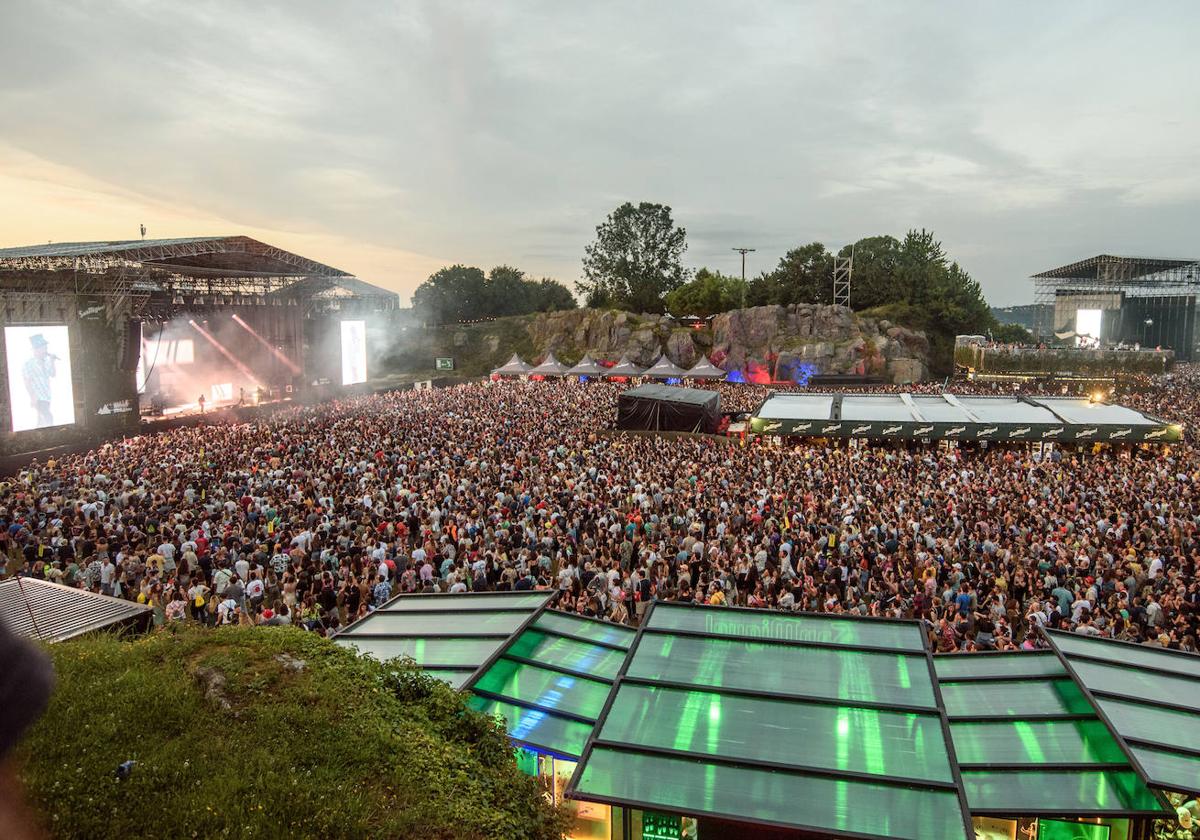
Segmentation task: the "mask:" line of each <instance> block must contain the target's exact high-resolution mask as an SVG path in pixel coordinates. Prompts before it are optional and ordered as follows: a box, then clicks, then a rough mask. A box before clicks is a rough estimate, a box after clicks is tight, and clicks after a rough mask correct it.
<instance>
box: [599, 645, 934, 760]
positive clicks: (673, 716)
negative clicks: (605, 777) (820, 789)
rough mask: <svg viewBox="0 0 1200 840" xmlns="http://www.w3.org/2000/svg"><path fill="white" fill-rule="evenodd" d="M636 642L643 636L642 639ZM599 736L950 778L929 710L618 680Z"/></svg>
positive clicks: (713, 752) (748, 757)
mask: <svg viewBox="0 0 1200 840" xmlns="http://www.w3.org/2000/svg"><path fill="white" fill-rule="evenodd" d="M643 641H644V640H643ZM599 737H601V738H603V739H605V740H608V741H619V742H622V743H626V744H630V745H631V746H633V747H635V748H636V747H639V746H646V747H660V748H663V749H673V750H681V751H687V752H697V753H706V754H709V755H713V756H722V757H725V758H737V759H743V760H745V761H768V762H775V763H778V764H790V765H793V766H795V765H805V766H808V767H819V768H823V769H829V770H849V771H855V772H859V773H870V774H873V775H878V776H904V777H907V778H917V779H928V780H933V781H942V782H952V781H953V780H954V777H953V775H952V773H951V771H950V759H949V756H948V755H947V750H946V742H945V740H944V739H943V737H942V730H941V719H940V717H938V716H937V715H933V714H928V715H922V714H909V713H904V712H882V711H876V710H873V709H856V708H847V707H843V706H822V705H818V704H810V703H798V702H795V701H788V700H775V699H771V698H765V697H763V698H758V697H739V696H731V695H722V694H717V693H714V692H707V691H683V690H680V689H671V688H657V687H649V686H643V685H631V684H629V683H626V684H624V685H622V686H621V688H620V690H619V691H618V693H617V696H616V699H615V700H614V701H613V705H612V708H611V709H610V711H609V713H608V717H607V718H606V719H605V722H604V728H603V729H602V730H601V732H600V736H599Z"/></svg>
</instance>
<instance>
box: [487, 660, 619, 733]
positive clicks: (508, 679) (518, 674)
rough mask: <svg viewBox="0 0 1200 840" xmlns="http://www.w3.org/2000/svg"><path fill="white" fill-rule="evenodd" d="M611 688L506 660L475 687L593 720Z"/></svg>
mask: <svg viewBox="0 0 1200 840" xmlns="http://www.w3.org/2000/svg"><path fill="white" fill-rule="evenodd" d="M611 687H612V686H611V685H610V684H609V683H606V682H600V681H598V680H589V679H584V678H583V677H572V676H571V675H569V674H562V673H559V672H558V671H549V670H547V669H545V668H537V667H535V666H533V665H522V664H521V663H520V662H513V661H512V660H511V659H505V658H503V657H501V658H500V659H498V660H497V661H496V663H495V664H494V665H492V667H491V668H488V670H487V672H486V673H484V674H483V676H481V677H480V678H479V680H478V682H476V683H475V688H477V689H479V690H480V691H487V692H491V693H492V694H498V695H500V696H502V697H507V698H509V699H511V700H520V701H522V702H525V703H530V704H532V705H534V706H537V707H538V708H540V709H546V710H547V711H554V710H555V709H558V710H561V711H564V712H570V713H572V714H576V715H580V716H582V717H586V718H591V719H592V720H595V719H596V718H597V717H598V716H599V714H600V710H601V709H602V708H603V707H604V701H605V700H607V699H608V692H609V690H610V689H611Z"/></svg>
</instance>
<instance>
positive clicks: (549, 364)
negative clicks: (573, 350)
mask: <svg viewBox="0 0 1200 840" xmlns="http://www.w3.org/2000/svg"><path fill="white" fill-rule="evenodd" d="M529 373H530V375H537V374H541V375H542V376H566V374H567V366H566V365H564V364H563V363H562V362H560V361H559V360H558V359H556V358H554V354H553V353H547V354H546V358H545V359H544V360H543V361H542V363H541V364H540V365H538V366H537V367H535V368H530V369H529Z"/></svg>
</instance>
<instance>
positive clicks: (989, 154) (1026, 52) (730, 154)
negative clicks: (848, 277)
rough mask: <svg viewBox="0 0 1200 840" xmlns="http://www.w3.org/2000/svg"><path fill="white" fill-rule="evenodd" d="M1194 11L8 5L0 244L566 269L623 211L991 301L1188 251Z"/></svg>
mask: <svg viewBox="0 0 1200 840" xmlns="http://www.w3.org/2000/svg"><path fill="white" fill-rule="evenodd" d="M1197 32H1200V3H1197V2H1194V0H1185V1H1184V2H1159V1H1158V0H1156V2H1149V3H1131V2H1128V0H1123V1H1122V2H1096V0H1079V2H1055V3H1045V2H1040V1H1039V2H1014V1H1013V0H1007V2H993V3H986V4H982V3H963V2H958V0H954V2H949V0H948V1H947V2H903V3H901V2H891V3H884V2H862V3H858V2H847V0H837V1H836V2H827V3H799V2H781V3H766V2H763V3H733V2H728V3H720V4H718V3H702V2H664V0H655V2H634V3H625V2H612V0H609V2H603V3H588V4H584V3H564V2H561V0H558V1H557V2H528V3H504V2H496V1H495V0H493V2H480V3H450V2H429V3H404V2H397V3H386V2H383V0H380V1H379V2H372V3H354V2H345V0H342V1H341V2H336V3H335V2H328V0H282V1H281V2H261V0H258V1H256V2H254V3H247V2H241V0H229V1H228V2H223V1H222V0H186V2H182V0H181V1H180V2H173V3H169V2H151V1H150V0H96V2H76V1H73V0H55V2H53V3H47V2H42V0H3V1H2V2H0V246H7V245H22V244H29V243H32V242H45V241H48V240H55V241H66V240H79V239H112V238H136V235H137V226H138V224H139V223H145V224H146V225H147V227H148V228H149V230H150V235H151V236H158V237H164V236H187V235H205V234H220V233H248V234H250V235H253V236H257V237H259V238H264V239H267V240H268V241H270V242H272V244H276V245H280V246H281V247H285V248H290V249H293V250H297V251H299V252H300V253H303V254H304V255H305V256H308V257H311V258H313V259H317V260H320V261H322V262H327V263H330V264H332V265H336V266H337V267H339V268H344V269H346V270H349V271H353V272H355V273H357V274H358V275H359V276H361V277H363V278H364V279H366V280H369V281H372V282H376V283H379V284H380V285H384V286H387V287H389V288H392V289H394V290H396V291H399V292H400V293H401V294H402V295H403V296H405V297H407V295H409V294H411V292H412V290H413V289H414V288H416V286H417V285H418V284H419V283H420V282H421V281H422V280H423V279H424V278H425V277H426V276H427V275H428V274H429V273H430V272H431V271H432V270H434V269H436V268H437V267H439V266H441V265H445V264H449V263H453V262H464V263H469V264H475V265H480V266H483V267H489V266H491V265H494V264H498V263H509V264H512V265H516V266H519V267H520V268H523V269H525V270H526V271H528V272H530V273H532V274H534V275H537V276H551V277H555V278H557V279H559V280H562V281H563V282H566V283H567V284H568V285H572V284H573V282H574V280H575V279H576V278H577V277H578V276H579V272H580V260H581V258H582V255H583V249H584V246H585V245H586V244H587V243H588V242H589V241H590V240H591V238H592V235H593V233H594V229H595V226H596V224H598V223H599V222H600V221H602V220H603V218H604V217H605V215H606V214H607V213H608V212H609V211H611V210H612V209H613V208H614V207H616V206H617V205H618V204H620V203H621V202H623V201H626V200H632V201H635V202H636V201H656V202H662V203H665V204H669V205H671V206H672V207H673V208H674V211H675V218H676V221H677V222H678V223H679V224H682V225H683V226H684V227H686V228H687V231H688V241H689V244H690V247H689V250H688V253H687V262H688V264H689V265H691V266H693V267H699V266H701V265H708V266H710V267H714V268H718V269H721V270H723V271H727V272H734V271H736V270H738V266H739V263H738V259H739V258H738V257H737V255H735V254H733V253H732V252H731V251H730V250H729V249H730V248H731V247H733V246H741V245H744V246H747V247H753V248H757V249H758V250H757V252H756V253H754V254H751V255H750V258H749V262H748V272H749V273H751V274H756V273H758V271H760V270H762V269H766V268H770V267H771V266H773V265H774V264H775V263H776V261H777V260H778V259H779V257H780V256H781V255H782V253H783V252H784V251H785V250H787V249H788V248H789V247H794V246H796V245H800V244H803V243H806V242H810V241H813V240H819V241H821V242H824V243H825V244H826V245H827V246H829V247H830V248H831V249H836V248H838V247H840V246H841V245H843V244H845V243H847V242H850V241H852V240H854V239H857V238H859V237H861V236H868V235H874V234H881V233H891V234H895V235H897V236H900V235H903V233H904V231H905V230H907V229H908V228H911V227H926V228H930V229H932V230H933V231H935V232H936V234H937V235H938V236H939V237H940V238H941V240H942V241H943V243H944V245H945V247H946V249H947V251H948V252H949V253H950V254H951V255H952V256H953V257H954V258H956V259H958V260H959V261H960V262H961V263H962V264H963V266H964V267H965V268H966V269H967V270H968V271H970V272H971V273H972V274H973V275H974V276H975V277H976V278H977V279H978V280H980V282H981V283H982V284H983V287H984V291H985V293H986V294H987V296H988V298H989V300H990V301H991V302H992V303H993V304H996V305H1006V304H1013V303H1024V302H1028V301H1030V300H1031V299H1032V288H1031V284H1030V282H1029V280H1028V277H1029V275H1030V274H1031V273H1033V272H1036V271H1039V270H1041V269H1044V268H1049V267H1052V266H1054V265H1058V264H1062V263H1065V262H1070V261H1073V260H1075V259H1080V258H1083V257H1086V256H1091V255H1093V254H1096V253H1101V252H1108V253H1117V254H1135V255H1152V256H1198V255H1200V242H1197V241H1196V240H1197V236H1196V235H1197V231H1198V230H1200V59H1198V58H1197V55H1196V50H1195V35H1196V33H1197Z"/></svg>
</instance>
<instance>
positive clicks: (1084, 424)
mask: <svg viewBox="0 0 1200 840" xmlns="http://www.w3.org/2000/svg"><path fill="white" fill-rule="evenodd" d="M750 429H751V431H752V432H754V433H755V434H775V435H797V436H801V437H853V438H868V439H884V440H886V439H919V440H986V441H992V442H1003V441H1007V442H1014V441H1040V442H1043V443H1045V442H1053V443H1142V442H1154V443H1174V442H1177V441H1179V440H1181V439H1182V437H1183V427H1182V426H1180V425H1178V424H1175V423H1168V422H1167V421H1165V420H1162V419H1160V418H1158V417H1154V416H1152V415H1149V414H1144V413H1142V412H1140V411H1136V410H1135V409H1132V408H1129V407H1126V406H1123V405H1116V404H1112V403H1106V402H1102V401H1094V400H1089V399H1085V398H1069V397H1029V396H1019V397H999V396H980V395H964V394H960V395H958V396H955V395H954V394H840V393H838V394H820V393H811V392H805V393H793V392H782V391H774V392H772V393H771V394H770V395H769V396H768V397H767V398H766V400H764V401H763V404H762V405H761V406H759V408H758V411H757V412H755V416H754V417H753V418H752V419H751V421H750Z"/></svg>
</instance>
